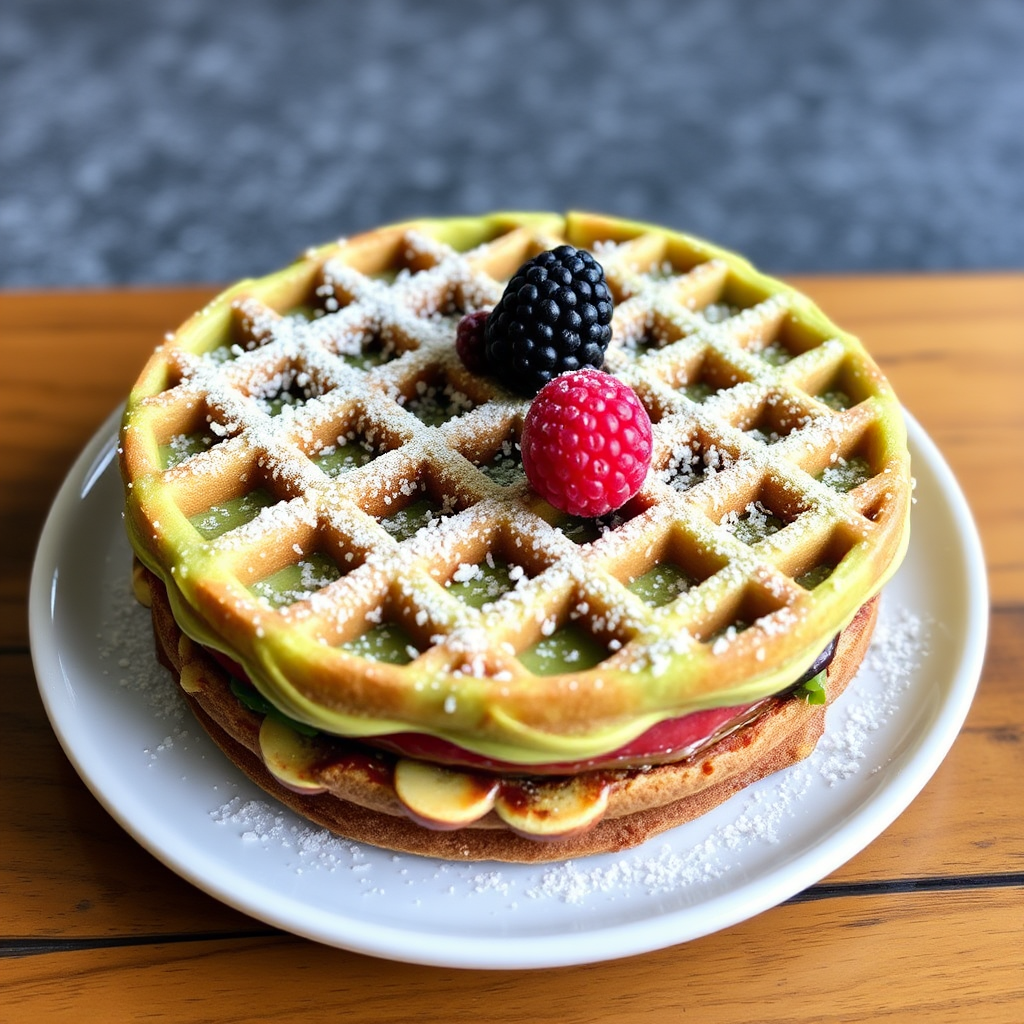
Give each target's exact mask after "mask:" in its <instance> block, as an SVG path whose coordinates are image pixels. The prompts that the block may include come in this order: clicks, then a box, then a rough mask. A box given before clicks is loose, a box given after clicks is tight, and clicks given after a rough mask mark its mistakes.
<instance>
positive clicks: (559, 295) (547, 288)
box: [485, 245, 612, 395]
mask: <svg viewBox="0 0 1024 1024" xmlns="http://www.w3.org/2000/svg"><path fill="white" fill-rule="evenodd" d="M611 320H612V297H611V293H610V292H609V291H608V285H607V284H606V283H605V279H604V269H603V268H602V266H601V264H600V263H598V262H597V260H595V259H594V257H593V256H591V255H590V253H589V252H585V251H583V250H579V249H575V248H573V246H571V245H560V246H559V247H558V248H557V249H550V250H548V251H546V252H542V253H540V254H539V255H538V256H534V257H533V259H531V260H527V261H526V263H524V264H523V265H522V266H521V267H520V268H519V269H518V270H517V271H516V273H515V275H514V276H513V278H512V280H511V281H509V283H508V285H507V286H506V288H505V292H504V294H503V295H502V297H501V299H500V300H499V302H498V304H497V305H496V306H495V307H494V310H493V312H492V313H491V315H490V317H489V318H488V320H487V329H486V334H485V346H486V355H487V365H488V369H489V370H490V372H491V373H492V374H493V375H494V376H495V377H497V378H498V380H500V381H501V382H502V383H503V384H504V385H505V386H506V387H509V388H511V389H512V390H513V391H518V392H520V393H521V394H524V395H535V394H536V393H537V392H538V391H540V389H541V388H542V387H543V386H544V385H545V384H547V382H548V381H549V380H551V378H552V377H557V376H558V374H560V373H565V372H567V371H569V370H578V369H580V368H581V367H583V366H594V367H597V368H598V369H600V368H601V366H602V365H603V363H604V353H605V350H606V349H607V348H608V342H609V341H610V340H611V336H612V329H611Z"/></svg>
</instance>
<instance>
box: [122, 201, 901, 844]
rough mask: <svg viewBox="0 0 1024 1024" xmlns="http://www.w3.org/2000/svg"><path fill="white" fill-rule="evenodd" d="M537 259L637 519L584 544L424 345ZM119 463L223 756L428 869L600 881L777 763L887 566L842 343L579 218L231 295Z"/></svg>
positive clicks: (467, 236)
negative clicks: (464, 866) (594, 380)
mask: <svg viewBox="0 0 1024 1024" xmlns="http://www.w3.org/2000/svg"><path fill="white" fill-rule="evenodd" d="M566 243H568V244H570V245H572V246H574V247H576V248H577V249H579V250H581V251H585V252H589V253H591V254H593V255H594V257H595V258H596V259H597V260H598V261H599V263H600V265H601V266H602V267H603V269H604V275H605V279H606V282H607V287H608V290H609V292H610V294H611V296H612V298H613V300H614V313H613V314H612V315H611V340H610V343H608V346H607V351H606V352H605V355H604V366H603V369H604V371H605V372H607V373H609V374H611V375H613V376H614V377H615V378H616V379H617V380H618V381H620V382H622V383H623V384H625V385H628V386H629V387H630V388H631V389H632V391H633V393H635V395H636V397H637V398H639V401H640V403H641V404H642V406H643V409H644V410H645V411H646V413H647V416H648V417H649V420H650V425H651V426H650V435H651V455H650V463H649V467H648V468H647V471H646V476H644V477H643V480H642V484H641V486H640V487H639V490H637V491H636V493H635V494H634V495H633V496H632V497H631V498H629V500H628V501H626V502H625V504H623V505H622V506H621V507H619V508H617V509H614V510H612V511H610V512H608V513H607V514H604V515H601V516H597V517H589V518H588V517H581V516H574V515H570V514H568V513H566V512H563V511H560V510H559V509H558V508H556V507H555V506H554V505H552V504H549V503H548V502H547V501H546V500H544V499H543V498H541V497H540V495H539V494H538V493H537V491H536V489H535V488H533V487H532V486H531V484H530V481H529V480H528V478H527V476H526V474H525V473H524V467H523V463H522V455H521V447H520V439H521V437H522V431H523V423H524V419H525V418H526V417H527V414H528V412H529V409H530V406H531V398H530V397H529V396H523V395H521V394H519V393H517V391H516V390H515V389H514V388H511V387H508V386H506V385H507V384H508V383H509V382H508V380H507V379H506V380H505V381H503V380H502V379H501V376H500V375H497V374H489V373H487V372H480V371H479V370H478V369H470V368H469V366H468V365H467V363H466V361H465V360H464V359H463V358H460V355H459V353H458V352H457V350H456V344H455V338H456V334H457V330H458V325H459V323H460V321H461V320H462V319H463V317H464V316H465V315H466V314H471V313H474V312H475V311H480V310H489V309H491V308H493V307H494V306H495V305H496V304H497V303H498V302H499V301H500V299H501V297H502V294H503V291H504V289H505V285H506V282H508V281H509V279H510V278H511V277H513V275H515V274H516V272H517V269H518V268H520V267H521V266H522V265H523V264H524V263H525V262H526V261H527V260H530V259H531V258H532V257H535V256H536V255H537V254H539V253H544V252H547V251H550V250H552V249H555V248H557V247H558V246H561V245H563V244H566ZM119 455H120V465H121V470H122V475H123V478H124V482H125V495H126V504H125V509H126V515H125V519H126V524H127V530H128V534H129V538H130V540H131V543H132V547H133V549H134V552H135V556H136V564H135V573H134V581H135V587H136V593H137V595H138V596H139V598H140V600H142V601H143V602H144V603H146V604H148V605H149V606H150V607H151V608H152V615H153V624H154V631H155V636H156V641H157V644H156V646H157V653H158V656H159V657H160V659H161V660H162V661H163V662H164V664H166V665H167V666H168V668H170V669H171V670H172V671H173V673H174V674H175V676H176V677H177V678H178V679H179V680H180V686H181V692H182V694H183V696H184V698H185V699H186V700H187V701H188V703H189V704H190V705H191V707H192V709H193V710H194V712H195V714H196V716H197V718H198V720H199V721H200V722H201V723H202V724H203V726H204V727H205V728H206V729H207V731H208V732H209V733H210V735H211V736H212V737H213V738H214V740H215V741H216V742H217V743H218V744H219V745H220V747H221V748H222V749H223V750H224V751H225V753H226V754H227V755H228V757H229V758H230V759H231V760H232V761H234V762H235V763H236V764H237V765H238V766H239V767H241V768H242V769H243V770H244V771H245V772H246V773H247V774H248V775H249V776H250V777H251V778H252V779H254V780H255V781H256V782H257V783H258V784H259V785H261V786H262V787H263V788H264V789H265V790H267V792H269V793H271V794H272V795H274V796H276V797H277V798H278V799H279V800H281V801H282V802H283V803H285V804H287V805H289V806H291V807H292V808H294V809H295V810H297V811H298V812H300V813H301V814H303V815H305V816H306V817H307V818H309V819H311V820H312V821H315V822H318V823H320V824H322V825H324V826H326V827H328V828H330V829H332V830H334V831H336V832H338V833H339V834H341V835H344V836H347V837H349V838H352V839H354V840H356V841H359V842H366V843H371V844H375V845H379V846H383V847H386V848H390V849H394V850H400V851H407V852H414V853H423V854H429V855H435V856H442V857H447V858H452V859H489V860H502V861H543V860H555V859H563V858H567V857H576V856H581V855H585V854H590V853H597V852H603V851H611V850H620V849H624V848H626V847H629V846H632V845H635V844H637V843H639V842H641V841H643V840H644V839H646V838H648V837H649V836H652V835H654V834H657V833H658V832H660V831H662V830H664V829H666V828H669V827H672V826H674V825H676V824H679V823H681V822H684V821H688V820H690V819H693V818H695V817H697V816H698V815H700V814H703V813H704V812H706V811H707V810H708V809H710V808H711V807H714V806H715V805H717V804H718V803H720V802H722V801H723V800H725V799H726V798H728V797H729V796H730V795H732V794H733V793H735V792H737V791H738V790H740V789H742V788H743V787H745V786H747V785H749V784H750V783H751V782H753V781H755V780H757V779H759V778H761V777H763V776H765V775H767V774H768V773H770V772H773V771H776V770H778V769H780V768H783V767H785V766H787V765H790V764H792V763H794V762H796V761H798V760H799V759H801V758H803V757H805V756H807V755H808V754H809V753H810V752H811V751H812V750H813V748H814V746H815V744H816V743H817V741H818V739H819V737H820V736H821V734H822V731H823V728H824V716H825V714H826V710H827V707H828V705H829V703H830V702H831V701H833V700H834V699H835V697H836V696H837V695H838V694H839V693H840V692H841V691H842V690H843V688H844V687H845V686H846V684H847V682H848V681H849V680H850V679H851V678H852V677H853V676H854V674H855V673H856V670H857V668H858V666H859V664H860V661H861V659H862V657H863V655H864V652H865V650H866V647H867V644H868V642H869V640H870V636H871V631H872V628H873V626H874V621H875V615H876V611H877V597H878V594H879V591H880V590H881V588H882V586H883V585H884V583H885V582H886V580H887V579H888V578H889V577H890V576H891V575H892V573H893V572H894V571H895V570H896V568H897V567H898V565H899V563H900V561H901V559H902V557H903V554H904V552H905V550H906V545H907V541H908V534H909V510H910V491H911V478H910V464H909V455H908V452H907V446H906V434H905V427H904V423H903V420H902V416H901V411H900V407H899V404H898V401H897V399H896V396H895V395H894V393H893V391H892V390H891V388H890V386H889V385H888V383H887V381H886V380H885V378H884V376H883V375H882V373H881V372H880V371H879V369H878V367H877V366H876V365H875V363H874V362H873V361H872V359H871V358H870V356H869V355H868V354H867V352H866V351H865V350H864V348H863V347H862V345H861V344H860V342H859V341H858V340H857V339H855V338H853V337H852V336H850V335H849V334H846V333H844V332H843V331H842V330H840V329H839V328H838V327H836V326H835V325H834V324H832V323H831V322H830V321H829V320H828V319H827V318H826V317H825V315H824V314H823V313H822V312H821V311H820V310H819V309H818V308H817V307H816V306H815V305H813V304H812V303H811V302H810V300H808V299H807V298H806V297H804V296H802V295H800V294H799V293H797V292H796V291H794V290H793V289H792V288H790V287H788V286H786V285H784V284H783V283H781V282H779V281H777V280H774V279H772V278H769V277H767V276H765V275H763V274H761V273H759V272H758V271H756V270H755V269H754V268H753V267H752V266H751V265H750V264H749V263H748V262H746V261H745V260H743V259H741V258H740V257H738V256H736V255H734V254H732V253H729V252H727V251H724V250H722V249H720V248H717V247H715V246H712V245H710V244H708V243H706V242H703V241H700V240H698V239H695V238H692V237H690V236H687V235H683V234H680V233H677V232H672V231H669V230H666V229H663V228H660V227H655V226H651V225H645V224H637V223H631V222H625V221H621V220H615V219H611V218H607V217H603V216H597V215H592V214H583V213H573V214H569V215H567V216H561V215H554V214H515V213H509V214H496V215H492V216H488V217H479V218H452V219H437V220H420V221H416V222H410V223H405V224H399V225H394V226H390V227H385V228H381V229H378V230H374V231H371V232H368V233H365V234H362V235H359V236H357V237H353V238H350V239H345V240H342V241H339V242H336V243H333V244H330V245H326V246H323V247H321V248H316V249H313V250H310V251H309V252H307V253H306V254H305V255H304V256H303V257H302V258H300V259H299V260H297V261H296V262H295V263H294V264H292V265H291V266H289V267H287V268H285V269H283V270H281V271H279V272H277V273H274V274H271V275H270V276H267V277H265V278H261V279H259V280H250V281H244V282H242V283H239V284H237V285H235V286H234V287H232V288H230V289H229V290H227V291H226V292H224V293H223V294H222V295H220V296H219V297H218V298H216V299H215V300H214V301H213V302H212V303H211V304H210V305H208V306H207V307H206V308H205V309H203V310H202V311H201V312H199V313H197V314H196V315H195V316H193V317H192V318H191V319H190V320H188V321H187V322H186V323H185V324H184V325H182V326H181V327H180V328H179V329H178V330H177V331H176V332H174V333H173V334H172V335H169V336H168V337H167V338H166V339H165V342H164V344H163V345H161V346H160V347H159V348H158V349H157V351H156V352H155V353H154V354H153V355H152V357H151V358H150V360H149V362H148V363H147V365H146V366H145V368H144V370H143V372H142V374H141V376H140V377H139V379H138V381H137V382H136V384H135V387H134V389H133V391H132V393H131V395H130V397H129V400H128V403H127V407H126V411H125V415H124V419H123V424H122V430H121V443H120V448H119ZM826 666H827V667H826Z"/></svg>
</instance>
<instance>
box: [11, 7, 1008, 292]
mask: <svg viewBox="0 0 1024 1024" xmlns="http://www.w3.org/2000/svg"><path fill="white" fill-rule="evenodd" d="M572 207H576V208H589V209H595V210H601V211H603V212H607V213H612V214H616V215H619V216H624V217H631V218H638V219H646V220H654V221H658V222H661V223H665V224H668V225H671V226H674V227H677V228H681V229H684V230H688V231H691V232H694V233H696V234H701V235H704V236H706V237H709V238H712V239H714V240H715V241H718V242H720V243H722V244H725V245H727V246H730V247H732V248H736V249H739V250H742V251H743V252H744V253H746V254H747V255H748V256H750V257H751V258H752V259H753V260H754V261H755V262H756V263H758V264H760V265H761V266H762V267H764V268H766V269H768V270H771V271H775V272H780V273H785V272H827V271H873V270H883V271H884V270H889V269H899V270H932V269H943V270H961V269H971V268H977V269H1000V268H1020V267H1022V266H1024V3H1022V2H1021V0H973V2H970V3H962V2H956V0H901V2H899V3H896V2H891V0H848V2H844V0H833V2H828V3H823V2H821V0H771V2H762V3H758V2H756V0H682V2H680V0H635V2H628V3H627V2H623V0H588V2H574V0H563V2H552V0H546V2H545V0H515V2H510V0H500V2H498V0H481V2H477V3H460V2H456V0H434V2H432V3H430V2H415V0H378V2H373V3H345V2H341V0H247V2H238V0H218V2H214V0H165V2H160V3H156V2H148V0H134V2H132V0H4V3H3V5H2V7H0V287H3V288H36V287H61V286H82V285H86V286H92V285H118V284H127V283H158V282H224V281H228V280H231V279H234V278H238V277H242V276H245V275H249V274H259V273H264V272H267V271H269V270H272V269H274V268H276V267H277V266H279V265H281V264H283V263H285V262H287V261H289V260H291V259H292V258H293V257H294V256H296V255H297V254H298V253H299V252H301V250H302V249H303V248H305V247H306V246H307V245H310V244H312V243H314V242H321V241H327V240H329V239H331V238H334V237H338V236H341V235H347V234H351V233H353V232H355V231H357V230H359V229H361V228H367V227H371V226H373V225H376V224H379V223H384V222H389V221H393V220H398V219H403V218H407V217H414V216H419V215H440V214H450V213H476V212H485V211H488V210H492V209H502V208H504V209H513V208H518V209H553V210H564V209H566V208H572Z"/></svg>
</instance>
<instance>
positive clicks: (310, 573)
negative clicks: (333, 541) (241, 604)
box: [249, 551, 342, 608]
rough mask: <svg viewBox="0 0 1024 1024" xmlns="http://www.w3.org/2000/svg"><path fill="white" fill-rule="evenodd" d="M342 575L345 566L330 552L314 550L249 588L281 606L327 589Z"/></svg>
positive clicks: (273, 603) (269, 601)
mask: <svg viewBox="0 0 1024 1024" xmlns="http://www.w3.org/2000/svg"><path fill="white" fill-rule="evenodd" d="M341 575H342V573H341V569H339V568H338V564H337V562H335V561H334V559H333V558H331V556H330V555H326V554H324V553H323V552H321V551H314V552H313V554H311V555H309V556H308V557H307V558H303V559H301V560H300V561H298V562H296V563H295V564H294V565H286V566H285V567H284V568H283V569H278V571H277V572H275V573H273V574H272V575H270V576H267V577H266V579H262V580H260V581H259V582H258V583H254V584H253V585H252V586H251V587H250V588H249V589H250V590H251V591H252V593H253V594H255V595H256V596H257V597H259V598H262V599H263V600H264V601H267V602H268V603H269V604H271V605H272V606H273V607H275V608H281V607H283V606H284V605H288V604H294V603H295V602H296V601H302V600H304V599H305V598H307V597H310V596H311V595H313V594H315V593H316V592H317V591H318V590H323V588H324V587H326V586H327V585H328V584H331V583H333V582H334V581H335V580H336V579H340V578H341Z"/></svg>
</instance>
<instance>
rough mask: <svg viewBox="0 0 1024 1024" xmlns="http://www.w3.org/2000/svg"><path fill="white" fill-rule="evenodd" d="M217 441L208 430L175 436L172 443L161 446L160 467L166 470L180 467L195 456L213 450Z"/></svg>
mask: <svg viewBox="0 0 1024 1024" xmlns="http://www.w3.org/2000/svg"><path fill="white" fill-rule="evenodd" d="M217 440H218V438H216V437H214V435H213V434H211V433H210V432H209V431H207V430H199V431H196V432H195V433H194V434H175V435H174V437H172V438H171V440H170V443H168V444H162V445H160V465H161V466H162V467H163V468H164V469H173V468H174V467H175V466H180V465H181V463H183V462H184V461H185V460H186V459H190V458H192V456H193V455H198V454H199V453H200V452H205V451H207V450H208V449H209V448H212V447H213V445H215V444H216V443H217Z"/></svg>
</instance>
